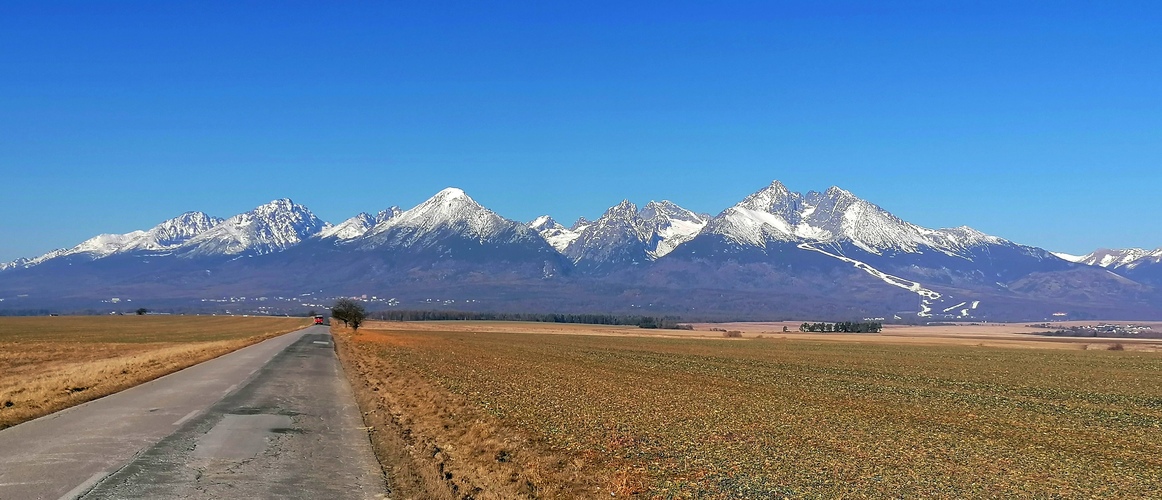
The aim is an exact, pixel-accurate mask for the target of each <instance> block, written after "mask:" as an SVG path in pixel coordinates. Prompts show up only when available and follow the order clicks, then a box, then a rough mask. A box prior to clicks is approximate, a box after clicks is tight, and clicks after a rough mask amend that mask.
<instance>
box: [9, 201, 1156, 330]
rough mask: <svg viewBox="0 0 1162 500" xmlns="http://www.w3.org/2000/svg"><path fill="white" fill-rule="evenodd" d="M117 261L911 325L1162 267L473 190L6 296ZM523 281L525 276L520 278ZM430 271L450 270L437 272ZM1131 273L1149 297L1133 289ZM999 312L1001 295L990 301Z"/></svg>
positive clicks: (128, 247) (840, 226) (264, 208)
mask: <svg viewBox="0 0 1162 500" xmlns="http://www.w3.org/2000/svg"><path fill="white" fill-rule="evenodd" d="M299 249H303V250H302V251H299ZM308 249H315V250H308ZM292 250H293V251H292ZM320 252H322V253H320ZM405 254H406V255H408V256H410V257H408V260H406V262H405V261H403V260H400V257H399V256H401V255H405ZM281 255H285V256H286V257H285V258H284V257H279V256H281ZM113 256H126V257H127V258H130V259H131V260H130V261H126V262H132V259H133V258H137V259H139V260H141V262H143V263H144V262H147V261H148V262H152V263H153V264H151V265H152V266H155V267H152V268H150V269H154V271H151V273H152V274H150V276H152V277H151V278H150V279H152V280H157V279H162V280H163V281H164V274H160V275H159V274H157V273H159V272H163V271H164V269H163V268H157V267H156V266H157V265H159V264H158V263H159V262H160V263H164V262H168V260H167V259H176V260H174V261H173V262H194V261H200V260H203V259H218V261H219V262H233V261H235V260H237V259H238V258H240V257H251V259H247V262H252V263H253V266H259V267H257V268H253V267H252V268H247V269H237V270H233V271H231V273H232V274H233V276H234V277H235V279H236V282H238V283H244V282H245V279H244V277H245V276H246V273H248V272H258V271H255V270H254V269H259V268H262V266H263V265H268V264H269V265H270V266H272V269H276V268H280V267H279V266H276V265H274V264H273V263H275V262H280V259H282V260H281V261H287V260H286V259H297V260H294V261H295V262H297V263H302V262H315V261H318V262H319V264H318V265H319V266H320V267H319V268H320V269H328V268H331V269H335V270H336V271H335V272H336V273H337V275H339V274H341V275H343V276H359V277H361V279H367V280H371V281H369V283H372V284H374V283H385V285H382V286H387V285H386V283H389V282H390V283H396V282H397V281H393V280H398V279H404V278H403V277H405V276H410V278H406V279H408V280H411V281H410V282H411V283H413V284H415V283H425V282H427V281H426V280H430V279H437V280H447V279H449V276H458V275H459V274H458V273H461V272H464V273H467V274H464V275H463V276H465V278H464V279H468V278H467V277H469V276H470V277H471V280H472V282H473V283H477V284H480V283H484V284H487V283H490V281H489V280H490V278H489V276H494V275H495V276H500V275H501V274H503V273H507V274H505V276H507V277H506V278H505V280H506V281H505V282H510V281H512V280H517V281H520V280H524V279H536V280H540V284H539V285H538V286H548V285H545V283H547V282H546V281H545V280H550V281H551V282H557V281H559V282H560V283H562V286H565V285H568V286H582V285H579V284H578V283H581V282H582V281H584V282H586V283H589V282H592V283H604V284H603V285H601V286H606V287H607V286H615V287H619V286H623V285H616V283H623V282H633V283H635V284H636V283H640V282H643V281H644V282H648V283H652V284H653V286H658V287H662V288H663V289H671V288H672V289H674V290H675V293H685V290H684V287H696V286H709V287H713V288H714V289H716V290H722V289H724V287H725V289H726V290H729V289H732V288H733V287H734V285H733V284H732V282H730V281H726V282H723V281H722V280H723V279H725V278H722V276H729V275H732V274H731V273H734V272H736V271H735V270H736V269H738V266H740V265H744V264H745V265H748V266H754V265H762V266H765V267H763V269H766V271H761V272H759V271H755V272H754V273H752V274H751V275H749V276H747V275H743V276H742V277H741V278H740V279H744V280H745V281H746V282H747V285H746V286H748V287H759V288H760V289H762V288H763V287H767V288H769V289H771V290H778V291H780V292H779V293H785V292H787V290H793V289H794V287H795V286H796V285H795V283H798V282H803V280H807V281H810V282H820V283H822V281H820V280H831V281H834V280H835V279H839V278H838V277H841V276H849V277H850V278H846V279H864V280H871V281H867V282H866V283H865V284H864V285H861V286H868V287H873V288H874V287H875V286H884V285H887V286H890V287H891V289H895V290H897V292H894V293H905V294H912V296H913V297H915V298H916V299H915V300H917V302H918V304H917V305H916V306H915V309H914V312H915V313H917V314H919V315H920V316H934V315H935V316H940V317H960V318H970V317H975V315H977V314H980V313H979V312H978V306H980V304H981V302H982V301H981V300H980V299H979V297H978V296H980V295H981V294H984V295H988V294H993V295H996V294H1002V295H1004V294H1008V295H1013V294H1018V295H1020V294H1024V295H1030V296H1035V295H1036V293H1037V290H1049V289H1053V290H1058V291H1057V292H1054V293H1058V294H1059V295H1060V294H1065V295H1067V296H1070V297H1073V296H1074V295H1076V300H1083V296H1084V297H1097V295H1092V294H1089V292H1086V293H1085V294H1081V295H1078V294H1073V295H1069V293H1071V292H1068V290H1070V289H1068V288H1061V286H1063V285H1059V284H1056V283H1064V282H1066V281H1068V282H1069V283H1073V284H1072V285H1069V286H1072V287H1074V288H1076V286H1077V285H1076V283H1078V282H1083V283H1091V282H1093V283H1103V284H1102V285H1101V287H1104V288H1102V290H1104V291H1103V292H1101V293H1105V294H1106V295H1109V294H1111V293H1114V292H1110V291H1109V289H1110V287H1113V288H1115V289H1117V290H1123V289H1129V288H1126V287H1130V288H1132V289H1133V292H1132V294H1131V295H1133V294H1137V295H1133V296H1134V297H1136V298H1135V299H1134V300H1146V299H1141V297H1140V296H1141V294H1142V293H1147V294H1148V293H1152V292H1143V291H1142V290H1147V289H1149V287H1148V285H1149V284H1151V283H1153V282H1152V281H1151V280H1153V279H1155V278H1154V276H1155V275H1154V274H1151V273H1156V272H1157V271H1153V270H1157V269H1162V266H1158V265H1157V264H1159V261H1162V249H1159V250H1156V251H1153V252H1148V251H1144V250H1137V249H1131V250H1124V251H1116V250H1101V251H1098V252H1095V253H1093V254H1090V255H1086V256H1070V255H1065V254H1052V253H1050V252H1048V251H1046V250H1043V249H1040V248H1036V247H1031V246H1026V245H1020V244H1017V243H1013V242H1011V241H1008V240H1005V239H1003V238H1000V237H996V236H991V235H988V234H985V233H982V232H980V231H977V230H974V229H972V228H969V227H967V226H962V227H957V228H943V229H930V228H925V227H921V226H918V225H915V224H912V223H909V222H907V221H904V220H902V219H900V218H898V217H896V216H895V215H893V214H891V213H889V212H888V211H886V210H884V209H883V208H881V207H879V206H877V205H875V204H873V203H871V202H868V201H866V200H862V199H860V198H858V197H856V196H855V195H853V194H852V193H851V192H848V191H846V190H843V189H840V188H838V187H832V188H830V189H828V190H826V191H824V192H816V191H811V192H807V193H806V194H800V193H796V192H792V191H790V190H788V189H787V188H786V186H784V185H783V184H781V183H779V182H778V181H775V182H773V183H771V184H770V185H769V186H766V187H764V188H763V189H761V190H759V191H757V192H755V193H754V194H751V195H749V196H747V197H746V198H744V199H743V200H741V201H739V202H738V203H737V204H735V205H733V206H731V207H728V208H726V209H725V210H723V211H722V212H721V213H719V214H718V215H715V216H710V215H708V214H700V213H696V212H694V211H691V210H688V209H685V208H682V207H681V206H679V205H677V204H675V203H673V202H670V201H664V200H663V201H651V202H649V203H647V204H646V205H645V206H643V207H641V208H639V207H638V206H637V205H635V204H634V203H632V202H630V201H628V200H625V201H622V202H621V203H618V204H617V205H614V206H613V207H610V208H609V209H608V210H606V211H605V213H604V214H602V215H601V217H599V218H597V219H595V220H593V221H590V220H588V219H585V218H581V219H579V220H578V221H577V222H576V223H574V224H572V225H571V226H568V227H566V226H564V225H562V224H560V223H558V222H557V221H555V220H554V219H553V218H552V217H551V216H548V215H545V216H541V217H538V218H536V219H535V220H533V221H531V222H527V223H522V222H518V221H514V220H511V219H507V218H505V217H503V216H501V215H499V214H497V213H495V212H493V211H492V210H489V209H488V208H486V207H484V206H482V205H480V204H479V203H477V202H476V201H475V200H473V199H472V198H471V197H469V196H468V195H467V194H466V193H465V192H464V191H462V190H460V189H457V188H448V189H444V190H442V191H440V192H439V193H437V194H436V195H435V196H433V197H432V198H430V199H428V200H426V201H424V202H423V203H421V204H419V205H417V206H416V207H413V208H411V209H409V210H401V209H400V208H399V207H394V206H393V207H390V208H388V209H386V210H383V211H381V212H379V213H377V214H376V215H371V214H369V213H360V214H358V215H356V216H354V217H351V218H349V219H347V220H345V221H343V222H340V223H338V224H334V225H332V224H329V223H326V222H324V221H322V220H320V219H319V218H318V217H316V216H315V215H314V214H313V213H311V211H310V210H309V209H307V208H306V207H304V206H302V205H298V204H295V203H294V202H292V201H291V200H288V199H280V200H274V201H272V202H270V203H266V204H264V205H260V206H258V207H256V208H255V209H253V210H250V211H248V212H245V213H242V214H238V215H235V216H233V217H229V218H226V219H221V218H216V217H212V216H209V215H206V214H204V213H201V212H188V213H185V214H182V215H180V216H178V217H175V218H173V219H170V220H167V221H165V222H162V223H161V224H159V225H157V226H155V227H153V228H150V229H148V230H141V231H133V232H130V233H126V234H102V235H98V236H96V237H93V238H91V239H89V240H86V241H84V242H82V243H80V244H78V245H77V246H75V247H72V248H68V249H61V250H55V251H52V252H49V253H46V254H44V255H41V256H38V257H34V258H27V259H19V260H16V261H13V262H9V263H5V264H0V271H2V272H0V298H2V294H3V292H4V282H5V279H6V278H8V279H11V280H13V283H16V282H18V281H19V282H20V283H23V284H22V285H21V287H23V288H19V289H20V290H22V291H25V290H30V289H32V290H35V289H36V286H37V285H36V283H37V282H36V280H34V279H32V277H31V276H33V275H30V274H28V273H34V271H36V270H37V269H39V268H41V267H43V266H45V265H46V264H50V263H54V262H66V263H67V266H66V267H68V266H73V267H68V268H66V267H61V266H50V267H55V268H56V271H54V272H57V273H66V274H67V273H69V272H81V271H84V269H87V268H86V267H84V265H86V264H85V263H93V264H91V265H96V264H97V263H99V262H102V261H105V260H107V259H109V258H110V257H113ZM159 259H160V260H159ZM320 259H321V260H320ZM328 259H329V260H328ZM465 259H467V260H465ZM122 260H123V259H122ZM287 262H289V261H287ZM454 262H471V264H462V265H459V264H458V265H452V263H454ZM522 263H523V264H522ZM663 263H665V264H664V265H661V264H663ZM732 263H733V264H732ZM75 265H81V266H82V267H80V268H76V267H75ZM118 265H119V266H125V265H132V264H126V263H120V264H118ZM231 265H233V264H231ZM248 265H250V264H248ZM300 265H301V264H300ZM199 266H201V265H200V264H199ZM344 266H346V267H344ZM351 266H369V267H367V268H365V270H369V271H367V272H362V271H360V270H359V269H355V268H351ZM433 266H435V267H433ZM449 266H451V267H449ZM723 266H726V267H723ZM187 267H188V266H187ZM201 267H205V268H206V269H205V270H204V271H203V275H201V276H202V277H200V278H198V279H206V280H211V279H210V278H205V275H210V276H212V275H214V271H213V266H211V265H210V264H206V265H205V266H201ZM201 267H199V269H200V268H201ZM283 267H285V264H284V265H283ZM461 268H463V269H472V270H471V271H467V270H465V271H459V269H461ZM518 268H519V269H522V270H521V271H515V269H518ZM1101 268H1104V270H1108V271H1113V272H1117V273H1120V276H1119V279H1121V280H1123V281H1119V282H1117V283H1112V284H1111V283H1107V281H1109V280H1108V279H1106V278H1103V276H1106V275H1105V274H1100V273H1098V274H1095V272H1096V271H1093V270H1096V269H1101ZM62 269H63V270H62ZM119 269H120V268H119ZM158 269H161V270H158ZM183 269H184V268H183ZM340 269H342V273H340V272H339V270H340ZM427 269H433V270H434V269H443V271H439V272H438V273H436V274H431V273H429V271H426V270H427ZM1086 269H1090V270H1091V271H1086ZM1104 270H1103V272H1104ZM94 272H96V271H94ZM102 272H104V271H102ZM271 272H273V271H271ZM448 273H452V274H448ZM498 273H501V274H498ZM514 273H515V274H514ZM534 273H535V274H534ZM627 273H629V274H627ZM769 273H773V274H770V276H771V277H770V278H769V280H771V281H763V280H764V279H768V278H761V276H766V275H767V274H769ZM34 274H35V273H34ZM126 274H127V273H125V272H123V270H122V271H119V272H117V273H111V272H110V274H108V275H105V274H102V275H101V276H103V277H100V278H92V279H93V280H95V282H99V283H103V282H105V281H108V280H109V277H108V276H113V275H115V276H125V275H126ZM715 276H718V278H715ZM859 276H863V278H858V277H859ZM1135 276H1136V277H1138V278H1137V279H1140V282H1141V283H1146V284H1147V285H1140V284H1138V283H1136V282H1133V281H1131V280H1133V279H1135ZM14 277H23V278H19V279H18V278H14ZM1126 278H1129V279H1128V280H1127V279H1126ZM21 279H24V280H26V281H20V280H21ZM184 279H185V280H186V281H187V282H188V281H189V280H191V279H194V278H191V277H189V275H187V277H186V278H184ZM253 279H254V280H259V279H260V278H258V277H256V278H253ZM261 279H265V278H261ZM376 280H378V281H376ZM417 280H418V281H417ZM552 280H557V281H552ZM579 280H580V281H579ZM586 280H587V281H586ZM1030 280H1032V281H1030ZM1079 280H1080V281H1079ZM1160 280H1162V279H1160ZM211 281H212V280H211ZM207 283H209V282H207ZM699 283H702V284H699ZM764 283H765V284H764ZM875 283H879V285H875ZM1127 283H1129V284H1127ZM1131 284H1132V286H1131ZM1158 284H1159V285H1162V282H1159V283H1158ZM126 286H128V285H126ZM207 286H209V284H207ZM239 286H241V285H239ZM368 286H372V285H368ZM375 286H380V285H375ZM392 286H396V285H392ZM584 286H585V287H591V286H595V285H592V284H591V285H584ZM625 286H629V285H625ZM788 287H791V288H788ZM1135 287H1136V288H1135ZM1142 287H1146V288H1142ZM1029 290H1032V292H1029ZM175 293H177V291H175ZM716 293H719V294H720V295H721V293H720V292H716ZM1094 293H1098V292H1094ZM1117 293H1121V292H1117ZM1127 293H1130V292H1127ZM1087 294H1089V295H1087ZM664 296H666V295H665V293H663V294H662V295H661V296H659V297H664ZM990 300H993V299H992V296H990V298H988V299H986V300H985V303H986V304H988V303H989V301H990ZM1022 300H1024V299H1022ZM1071 300H1073V299H1071ZM1150 300H1153V299H1150ZM1160 308H1162V304H1160Z"/></svg>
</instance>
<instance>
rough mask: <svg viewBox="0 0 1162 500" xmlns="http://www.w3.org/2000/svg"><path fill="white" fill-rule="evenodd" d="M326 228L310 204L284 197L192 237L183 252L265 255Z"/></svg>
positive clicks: (190, 254) (188, 254) (183, 246)
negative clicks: (309, 207) (298, 203)
mask: <svg viewBox="0 0 1162 500" xmlns="http://www.w3.org/2000/svg"><path fill="white" fill-rule="evenodd" d="M325 227H326V223H325V222H323V221H322V220H319V218H318V217H315V214H313V213H311V211H310V210H308V209H307V207H304V206H302V205H297V204H295V203H294V202H293V201H291V200H290V199H287V198H282V199H278V200H274V201H271V202H270V203H266V204H263V205H259V206H258V207H255V208H254V209H253V210H251V211H249V212H245V213H241V214H238V215H235V216H233V217H230V218H229V219H226V220H225V221H222V223H220V224H218V225H215V226H214V227H212V228H210V229H209V230H207V231H205V232H203V233H201V234H199V235H197V236H196V237H194V238H192V239H190V240H189V241H188V242H186V243H185V244H184V245H182V247H181V249H180V252H181V253H182V254H183V255H185V256H189V257H199V256H214V255H243V254H249V255H262V254H267V253H273V252H279V251H282V250H285V249H287V248H289V247H291V246H294V245H297V244H298V243H299V242H301V241H302V240H303V239H305V238H307V237H310V236H312V235H314V234H316V233H318V232H319V231H322V230H323V229H324V228H325Z"/></svg>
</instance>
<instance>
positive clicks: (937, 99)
mask: <svg viewBox="0 0 1162 500" xmlns="http://www.w3.org/2000/svg"><path fill="white" fill-rule="evenodd" d="M816 3H825V4H827V6H825V7H820V6H816V5H814V4H816ZM564 4H565V2H519V3H501V2H463V3H439V2H369V3H357V2H315V3H310V2H277V3H276V2H271V3H261V2H153V1H150V2H128V1H117V2H99V1H83V2H53V1H44V0H38V1H31V2H22V1H12V0H9V1H5V2H3V3H0V176H2V178H3V179H4V186H5V191H4V193H3V194H2V195H0V235H3V236H2V237H0V260H9V259H12V258H15V257H19V256H33V255H36V254H39V253H42V252H44V251H47V250H50V249H52V248H57V247H64V246H71V245H74V244H76V243H78V242H80V241H81V240H84V239H85V238H88V237H90V236H92V235H95V234H97V233H102V232H127V231H130V230H133V229H144V228H148V227H150V226H152V225H154V224H156V223H157V222H160V221H162V220H164V219H166V218H169V217H171V216H174V215H177V214H178V213H181V212H183V211H187V210H203V211H206V212H208V213H211V214H213V215H218V216H223V217H225V216H230V215H233V214H235V213H238V212H242V211H245V210H248V209H250V208H252V207H254V206H256V205H259V204H261V203H264V202H267V201H269V200H271V199H274V198H281V197H290V198H292V199H294V200H295V201H296V202H299V203H302V204H305V205H307V206H308V207H310V208H311V209H312V210H314V211H315V212H316V213H317V214H318V215H319V216H320V217H322V218H324V219H326V220H329V221H332V222H338V221H340V220H342V219H344V218H346V217H349V216H351V215H354V214H355V213H357V212H360V211H368V212H374V211H378V210H380V209H383V208H386V207H388V206H390V205H400V206H402V207H404V208H408V207H410V206H413V205H415V204H416V203H419V202H421V201H422V200H424V199H426V198H427V197H428V196H430V195H432V194H433V193H435V192H436V191H438V190H439V189H441V188H444V187H447V186H457V187H461V188H463V189H465V190H466V191H467V192H468V193H469V194H470V195H472V196H473V197H474V198H476V199H477V200H478V201H480V202H481V203H483V204H485V205H486V206H489V207H490V208H492V209H494V210H496V211H497V212H499V213H500V214H501V215H504V216H506V217H509V218H512V219H518V220H529V219H532V218H534V217H535V216H537V215H540V214H542V213H548V214H550V215H552V216H554V217H555V218H557V219H558V220H561V221H562V222H564V223H566V224H567V223H569V222H571V221H572V220H573V219H575V218H576V217H578V216H582V215H584V216H586V217H590V218H593V217H596V216H598V215H600V214H601V213H602V212H603V211H604V210H605V208H607V207H609V206H610V205H613V204H615V203H617V202H618V201H620V200H621V199H622V198H629V199H630V200H631V201H634V202H637V203H639V204H640V203H644V202H646V201H649V200H650V199H670V200H672V201H674V202H676V203H679V204H681V205H684V206H686V207H688V208H691V209H694V210H698V211H705V212H711V213H717V212H719V211H721V210H722V209H724V208H726V207H728V206H730V205H731V204H733V203H735V202H737V201H738V200H740V199H741V198H743V197H744V196H746V195H747V194H749V193H751V192H753V191H755V190H757V189H759V188H761V187H763V186H765V185H766V184H768V183H769V182H770V181H771V180H772V179H779V180H782V181H783V182H784V183H785V184H787V185H788V186H789V187H790V188H791V189H793V190H798V191H807V190H811V189H815V190H823V189H826V188H827V187H829V186H831V185H839V186H841V187H844V188H846V189H848V190H850V191H852V192H854V193H855V194H857V195H859V196H861V197H863V198H866V199H868V200H870V201H872V202H874V203H877V204H879V205H880V206H882V207H884V208H886V209H888V210H890V211H892V212H893V213H895V214H896V215H898V216H900V217H902V218H904V219H906V220H909V221H912V222H915V223H918V224H921V225H925V226H929V227H944V226H957V225H970V226H973V227H976V228H978V229H981V230H983V231H986V232H989V233H992V234H996V235H999V236H1002V237H1005V238H1009V239H1012V240H1015V241H1018V242H1021V243H1027V244H1032V245H1038V246H1042V247H1046V248H1049V249H1052V250H1058V251H1068V252H1074V253H1084V252H1088V251H1090V250H1092V249H1094V248H1096V247H1101V246H1109V247H1123V246H1146V247H1158V246H1162V217H1160V215H1162V209H1160V207H1162V201H1160V200H1162V197H1160V192H1162V174H1160V173H1159V167H1162V2H1156V1H1155V2H1104V1H1094V2H1069V1H1052V2H1032V1H1028V2H995V3H991V4H987V3H984V2H943V1H941V2H933V1H919V2H852V3H847V2H771V1H766V2H753V3H746V2H741V3H740V2H658V3H656V4H654V5H628V4H643V2H624V1H618V2H607V3H605V2H594V1H588V2H576V3H575V5H574V6H565V5H564Z"/></svg>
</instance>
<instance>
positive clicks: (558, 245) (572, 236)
mask: <svg viewBox="0 0 1162 500" xmlns="http://www.w3.org/2000/svg"><path fill="white" fill-rule="evenodd" d="M528 226H529V229H532V230H533V231H536V232H537V233H538V234H540V235H541V238H544V239H545V242H547V243H548V244H549V245H550V246H552V247H553V248H554V249H556V250H557V251H558V252H564V251H565V248H566V247H568V246H569V244H570V243H572V242H573V240H576V239H577V237H578V236H580V235H581V231H575V230H572V229H569V228H566V227H565V226H562V225H561V224H560V223H558V222H557V221H555V220H553V218H552V217H549V216H548V215H542V216H540V217H537V218H536V219H533V221H532V222H530V223H529V224H528Z"/></svg>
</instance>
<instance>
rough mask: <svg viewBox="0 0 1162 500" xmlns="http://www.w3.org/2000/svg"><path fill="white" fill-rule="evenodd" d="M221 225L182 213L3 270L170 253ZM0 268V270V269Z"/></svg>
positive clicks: (195, 214) (202, 215)
mask: <svg viewBox="0 0 1162 500" xmlns="http://www.w3.org/2000/svg"><path fill="white" fill-rule="evenodd" d="M221 222H222V219H220V218H217V217H211V216H209V215H206V214H205V213H202V212H186V213H184V214H181V215H179V216H177V217H174V218H172V219H169V220H166V221H164V222H162V223H161V224H158V225H156V226H154V227H152V228H150V229H148V230H145V231H140V230H139V231H132V232H129V233H125V234H101V235H97V236H94V237H92V238H90V239H88V240H85V241H83V242H81V243H80V244H78V245H77V246H75V247H72V248H68V249H61V250H54V251H52V252H49V253H46V254H44V255H41V256H39V257H36V258H33V259H20V260H18V261H14V262H12V263H9V264H8V265H7V268H17V267H31V266H35V265H38V264H42V263H44V262H46V261H49V260H52V259H57V258H62V257H69V256H77V257H81V258H86V259H101V258H105V257H109V256H111V255H117V254H125V253H131V252H170V251H173V250H176V249H177V248H179V247H181V246H182V245H183V244H185V243H186V242H188V241H189V240H191V239H193V238H194V237H196V236H198V235H199V234H202V233H204V232H206V231H208V230H209V229H210V228H212V227H213V226H215V225H217V224H220V223H221ZM2 269H4V268H3V267H0V270H2Z"/></svg>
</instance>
